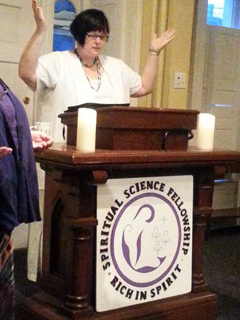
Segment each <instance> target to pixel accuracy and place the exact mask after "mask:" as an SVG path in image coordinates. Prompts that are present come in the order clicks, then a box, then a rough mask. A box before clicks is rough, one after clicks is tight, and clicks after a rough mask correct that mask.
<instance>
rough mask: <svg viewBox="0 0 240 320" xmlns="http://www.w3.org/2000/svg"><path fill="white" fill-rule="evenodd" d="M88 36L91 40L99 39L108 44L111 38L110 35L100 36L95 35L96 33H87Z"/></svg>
mask: <svg viewBox="0 0 240 320" xmlns="http://www.w3.org/2000/svg"><path fill="white" fill-rule="evenodd" d="M86 36H87V37H88V38H89V39H91V40H97V38H99V39H100V40H101V41H103V42H107V41H108V38H109V35H108V34H105V35H99V34H95V33H87V34H86Z"/></svg>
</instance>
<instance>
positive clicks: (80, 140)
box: [77, 108, 97, 152]
mask: <svg viewBox="0 0 240 320" xmlns="http://www.w3.org/2000/svg"><path fill="white" fill-rule="evenodd" d="M96 124H97V112H96V110H93V109H87V108H79V109H78V124H77V150H79V151H82V152H94V151H95V144H96Z"/></svg>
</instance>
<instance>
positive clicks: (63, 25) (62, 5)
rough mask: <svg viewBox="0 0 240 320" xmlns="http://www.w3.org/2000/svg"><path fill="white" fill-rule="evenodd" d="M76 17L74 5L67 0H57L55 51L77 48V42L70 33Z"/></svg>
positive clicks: (54, 31) (54, 33)
mask: <svg viewBox="0 0 240 320" xmlns="http://www.w3.org/2000/svg"><path fill="white" fill-rule="evenodd" d="M75 16H76V10H75V8H74V6H73V4H72V3H71V2H70V1H67V0H57V1H56V2H55V6H54V29H53V51H64V50H71V49H74V48H75V40H74V38H73V36H72V35H71V32H70V24H71V22H72V21H73V19H74V18H75Z"/></svg>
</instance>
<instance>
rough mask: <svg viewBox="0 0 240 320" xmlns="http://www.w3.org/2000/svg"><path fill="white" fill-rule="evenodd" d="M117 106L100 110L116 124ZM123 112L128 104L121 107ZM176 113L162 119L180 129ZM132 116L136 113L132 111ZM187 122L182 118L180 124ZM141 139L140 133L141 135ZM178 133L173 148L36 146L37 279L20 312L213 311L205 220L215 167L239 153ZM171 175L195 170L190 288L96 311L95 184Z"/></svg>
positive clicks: (156, 314)
mask: <svg viewBox="0 0 240 320" xmlns="http://www.w3.org/2000/svg"><path fill="white" fill-rule="evenodd" d="M120 109H121V108H120ZM115 111H117V113H119V107H117V110H116V108H115V110H114V108H112V109H111V108H110V109H109V111H106V110H105V111H104V112H103V113H108V112H111V117H109V119H110V120H111V119H112V117H113V116H112V115H113V114H114V117H115V118H114V119H115V122H114V123H115V126H116V124H117V123H118V116H117V113H115ZM123 112H124V113H128V112H131V111H127V110H126V109H124V110H123ZM136 112H137V109H136ZM139 112H142V111H141V110H140V111H139ZM164 112H165V111H161V110H158V111H154V112H152V111H150V113H149V114H151V116H150V117H149V119H151V120H148V121H150V122H151V121H155V119H156V118H158V119H161V114H162V113H164ZM120 113H121V111H120ZM186 113H187V115H185V116H188V115H189V114H188V112H186ZM178 114H179V113H178V112H176V111H173V112H172V113H169V114H168V116H167V118H168V120H167V121H170V120H169V117H170V118H171V121H170V122H171V123H174V127H176V128H177V129H179V121H178V119H176V118H175V117H178V116H177V115H178ZM180 114H181V116H182V117H183V114H184V113H181V112H180ZM165 115H166V114H164V116H165ZM192 115H194V113H191V112H190V118H191V121H190V130H192V129H194V128H195V127H196V116H197V112H195V115H194V117H195V119H192ZM135 116H136V117H137V116H138V115H137V113H136V114H135ZM71 117H72V115H70V118H71ZM104 117H106V114H105V115H104ZM121 117H122V115H120V118H121ZM152 117H153V118H154V120H153V119H152ZM100 118H101V115H100V112H98V119H99V120H98V121H100V122H101V121H103V119H102V120H101V119H100ZM62 119H65V120H63V122H65V123H66V122H68V123H70V122H71V121H72V122H71V123H76V122H75V121H76V119H74V120H73V119H72V120H71V121H70V120H69V119H68V120H66V115H64V116H63V118H62ZM145 119H146V117H145ZM180 119H181V120H180V122H181V124H182V122H183V120H182V119H183V118H181V117H180ZM105 120H106V119H105ZM105 120H104V121H105ZM110 120H108V121H110ZM148 121H147V122H146V123H145V124H143V125H142V128H141V129H143V130H144V126H146V127H147V126H148ZM100 122H99V123H100ZM165 122H166V120H165ZM156 123H157V122H156ZM188 124H189V123H184V128H185V129H186V127H188ZM168 125H169V123H168ZM131 126H132V124H131ZM156 126H158V125H157V124H156ZM180 127H181V126H180ZM150 129H151V128H150ZM150 129H146V130H150ZM168 129H169V128H168ZM180 129H181V128H180ZM185 129H184V130H185ZM73 130H74V129H73ZM112 130H116V128H114V129H112ZM151 130H152V129H151ZM159 130H162V129H161V128H160V129H159V128H154V129H153V131H154V132H153V133H154V135H157V136H159V132H158V131H159ZM110 131H111V130H110ZM136 131H138V130H136ZM176 133H177V134H178V133H180V135H182V134H183V135H184V136H185V139H186V140H187V138H188V134H186V131H181V130H175V131H174V134H176ZM104 134H105V133H104ZM151 134H152V133H151ZM110 135H111V137H112V136H113V135H114V132H110ZM163 135H164V134H163V133H161V134H160V136H161V137H162V136H163ZM70 136H72V137H73V136H74V133H73V132H71V135H70ZM113 140H114V139H113ZM140 140H141V137H140ZM153 140H154V139H153ZM104 141H105V139H104ZM142 141H145V138H143V140H142ZM176 141H180V145H181V146H180V147H179V145H177V146H176V149H177V150H172V147H171V150H167V151H166V150H165V151H163V150H161V147H159V149H158V150H156V149H154V150H139V149H137V150H116V149H115V148H112V150H107V149H97V150H96V152H95V153H80V152H78V151H76V148H75V146H74V145H69V144H68V145H64V144H54V145H53V147H52V148H51V149H49V150H47V151H45V152H43V153H41V154H36V159H37V161H39V162H40V163H41V167H42V168H43V169H44V170H45V171H46V186H45V205H44V231H43V267H42V285H41V290H40V291H39V292H38V293H37V294H35V295H34V296H33V297H31V298H26V300H25V301H24V302H23V303H22V304H21V306H20V310H19V316H18V319H22V320H28V319H29V320H30V319H31V320H34V319H36V320H37V319H38V320H40V319H51V320H66V319H74V320H80V319H81V320H82V319H99V320H100V319H101V320H108V319H109V320H112V319H119V320H123V319H148V320H150V319H151V320H153V319H168V320H176V319H178V320H186V319H194V320H203V319H204V320H213V319H217V298H216V296H215V295H214V294H212V293H211V292H210V289H209V287H208V285H207V283H206V281H205V280H204V277H203V270H202V269H203V261H202V254H203V243H204V233H205V228H206V221H207V219H208V218H209V216H210V215H211V211H212V209H211V205H212V196H213V182H214V176H215V171H216V170H217V169H221V170H223V171H228V170H230V168H231V167H232V166H234V165H236V164H237V163H238V162H240V154H239V153H238V152H234V151H220V150H213V151H200V150H196V149H190V148H187V147H186V145H187V143H186V141H185V142H181V141H183V139H182V137H181V138H180V139H177V140H176ZM154 143H155V142H154ZM126 145H127V144H126ZM159 145H162V140H161V141H159ZM171 146H173V144H171ZM143 149H144V148H143ZM179 149H180V150H179ZM169 175H171V176H175V175H176V176H181V175H192V176H193V178H194V203H193V206H194V210H193V211H194V212H193V216H194V218H193V258H192V274H193V276H192V290H191V292H190V293H188V294H184V295H180V296H175V297H171V298H167V299H159V300H157V301H154V302H149V303H142V304H138V305H134V306H131V307H124V308H121V309H116V310H112V311H107V312H96V309H95V290H96V275H95V263H96V245H95V237H96V226H97V224H98V221H97V219H96V188H97V186H98V185H100V184H105V183H106V181H107V180H108V179H112V178H129V177H150V176H151V177H153V176H169Z"/></svg>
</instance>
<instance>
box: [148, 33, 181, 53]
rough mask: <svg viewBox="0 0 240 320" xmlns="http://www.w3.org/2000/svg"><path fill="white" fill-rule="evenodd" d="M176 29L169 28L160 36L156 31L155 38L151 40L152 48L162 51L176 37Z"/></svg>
mask: <svg viewBox="0 0 240 320" xmlns="http://www.w3.org/2000/svg"><path fill="white" fill-rule="evenodd" d="M175 34H176V30H175V29H168V30H167V31H166V32H164V34H163V35H162V36H160V37H159V38H158V37H157V34H156V33H155V34H154V35H153V39H152V41H151V46H150V50H152V51H155V52H157V53H160V51H161V50H162V49H163V48H164V47H165V46H166V45H167V44H168V43H169V42H170V41H172V40H173V38H174V37H175Z"/></svg>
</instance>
